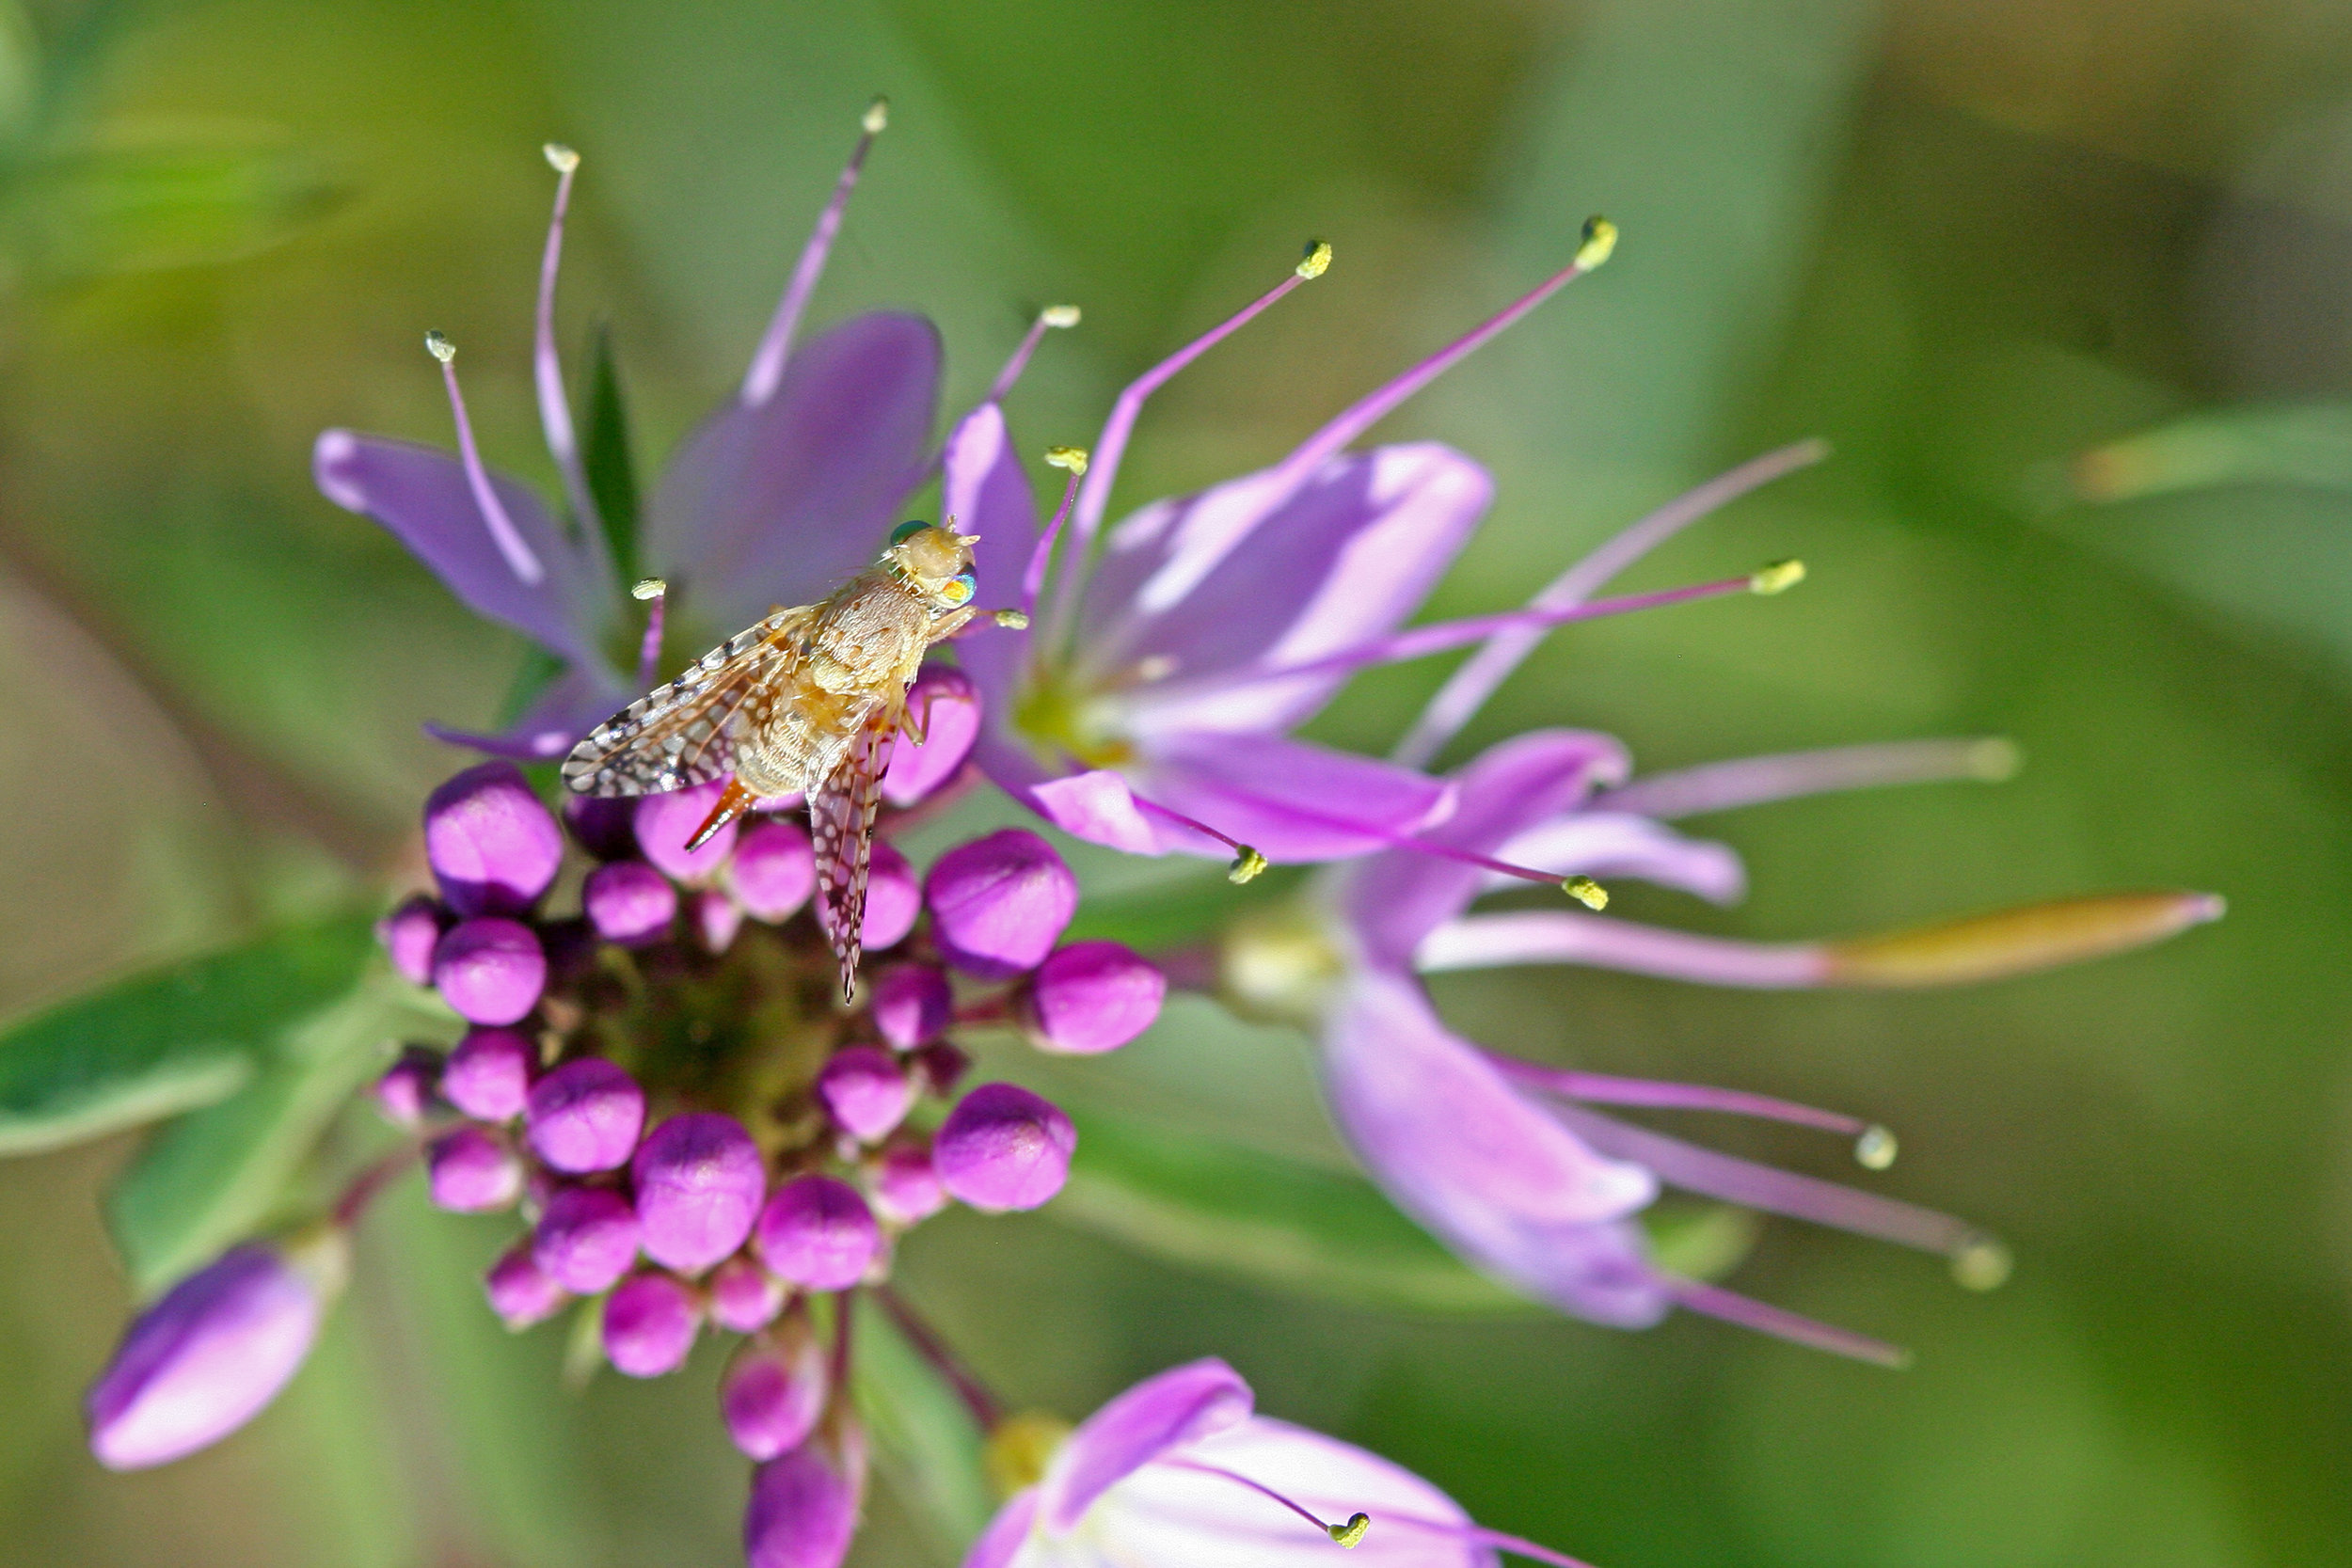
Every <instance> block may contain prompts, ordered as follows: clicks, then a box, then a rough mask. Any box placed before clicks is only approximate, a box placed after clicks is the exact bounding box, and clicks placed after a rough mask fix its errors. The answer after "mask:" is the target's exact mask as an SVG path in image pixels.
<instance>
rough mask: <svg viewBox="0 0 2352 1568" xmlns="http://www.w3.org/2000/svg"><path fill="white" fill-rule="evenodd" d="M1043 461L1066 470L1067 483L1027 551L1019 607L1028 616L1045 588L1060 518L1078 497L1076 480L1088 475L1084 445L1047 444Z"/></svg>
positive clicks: (1067, 514) (1059, 528)
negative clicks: (1042, 528) (1068, 474)
mask: <svg viewBox="0 0 2352 1568" xmlns="http://www.w3.org/2000/svg"><path fill="white" fill-rule="evenodd" d="M1045 461H1046V462H1047V463H1048V464H1050V465H1051V466H1052V467H1057V468H1065V469H1068V470H1069V473H1070V482H1069V483H1067V484H1065V485H1063V486H1062V493H1061V504H1060V505H1059V506H1057V507H1056V508H1054V516H1053V520H1052V521H1050V522H1048V523H1047V524H1046V525H1045V531H1044V532H1043V533H1041V534H1039V535H1038V536H1037V547H1036V548H1035V549H1033V550H1031V551H1030V552H1029V564H1028V565H1027V566H1026V567H1025V568H1024V569H1023V571H1022V573H1021V609H1022V610H1023V611H1024V612H1025V613H1026V614H1028V615H1031V616H1034V615H1036V613H1037V596H1038V594H1041V593H1042V592H1043V591H1044V588H1045V571H1046V567H1047V565H1048V563H1049V562H1051V561H1052V560H1053V555H1054V541H1055V540H1056V539H1057V538H1059V537H1060V536H1061V525H1062V519H1064V518H1065V517H1068V516H1069V515H1070V508H1071V505H1072V503H1073V502H1074V501H1076V500H1077V499H1078V482H1079V481H1080V480H1083V479H1084V478H1086V476H1087V451H1086V448H1084V447H1048V448H1047V449H1046V450H1045Z"/></svg>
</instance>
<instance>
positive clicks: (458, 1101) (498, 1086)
mask: <svg viewBox="0 0 2352 1568" xmlns="http://www.w3.org/2000/svg"><path fill="white" fill-rule="evenodd" d="M538 1063H539V1052H538V1048H537V1047H535V1046H534V1045H532V1042H531V1040H530V1038H529V1037H526V1036H524V1035H520V1034H517V1033H516V1031H514V1030H512V1029H500V1028H494V1027H491V1026H489V1025H481V1026H477V1027H475V1028H472V1029H469V1030H468V1031H467V1032H466V1037H465V1038H464V1039H462V1040H459V1041H458V1042H457V1047H456V1049H455V1050H453V1051H452V1052H451V1053H449V1065H448V1066H447V1067H445V1068H443V1069H441V1095H442V1098H443V1099H445V1100H447V1101H449V1102H450V1103H451V1104H452V1105H454V1106H456V1107H457V1108H458V1109H459V1110H460V1111H463V1112H464V1113H465V1114H466V1115H468V1116H469V1117H473V1118H474V1119H475V1120H476V1121H512V1120H514V1119H515V1118H516V1117H518V1116H521V1115H522V1114H523V1102H524V1101H525V1099H526V1098H527V1097H528V1096H529V1095H530V1093H531V1071H532V1069H533V1068H534V1067H536V1066H538Z"/></svg>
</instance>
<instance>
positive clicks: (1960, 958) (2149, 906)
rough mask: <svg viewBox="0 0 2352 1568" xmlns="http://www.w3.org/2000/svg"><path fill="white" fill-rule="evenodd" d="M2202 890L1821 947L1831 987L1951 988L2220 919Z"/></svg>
mask: <svg viewBox="0 0 2352 1568" xmlns="http://www.w3.org/2000/svg"><path fill="white" fill-rule="evenodd" d="M2221 911H2222V903H2221V900H2220V899H2219V898H2217V897H2216V896H2214V895H2212V894H2209V893H2111V894H2094V895H2091V896H2090V897H2087V898H2064V899H2058V900H2056V901H2054V902H2052V903H2047V904H2028V905H2026V906H2025V907H2024V908H2022V909H2011V910H1995V911H1993V912H1991V913H1989V914H1977V915H1965V916H1963V917H1962V918H1960V919H1958V920H1947V921H1943V922H1941V923H1939V924H1937V925H1933V926H1920V927H1914V928H1913V929H1911V930H1908V931H1889V932H1886V933H1884V934H1883V935H1880V936H1870V937H1848V938H1846V939H1845V940H1843V941H1840V942H1824V943H1823V944H1822V947H1821V957H1822V958H1823V960H1824V963H1823V970H1824V973H1823V976H1822V977H1823V978H1824V979H1826V980H1828V981H1829V982H1830V983H1831V984H1832V985H1844V986H1873V987H1879V986H1883V987H1911V986H1957V985H1969V984H1974V983H1975V982H1977V981H1980V980H1997V979H2000V978H2002V977H2004V976H2006V975H2010V974H2032V973H2033V972H2034V971H2036V970H2042V969H2053V968H2056V967H2057V966H2058V965H2059V964H2070V963H2080V962H2081V961H2082V960H2084V959H2085V958H2104V957H2106V955H2107V954H2110V953H2123V952H2128V951H2130V950H2131V949H2132V948H2135V947H2144V946H2146V945H2147V944H2148V943H2150V942H2162V941H2163V940H2164V939H2165V938H2167V937H2169V936H2176V935H2178V934H2179V933H2181V932H2183V931H2185V930H2187V929H2188V928H2189V927H2192V926H2201V925H2203V924H2204V923H2205V922H2206V921H2209V920H2218V919H2220V918H2221Z"/></svg>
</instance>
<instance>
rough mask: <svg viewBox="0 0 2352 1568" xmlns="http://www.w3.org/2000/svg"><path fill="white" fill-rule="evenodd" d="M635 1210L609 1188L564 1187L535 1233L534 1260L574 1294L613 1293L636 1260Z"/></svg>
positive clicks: (552, 1202)
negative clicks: (622, 1276)
mask: <svg viewBox="0 0 2352 1568" xmlns="http://www.w3.org/2000/svg"><path fill="white" fill-rule="evenodd" d="M638 1235H639V1230H638V1225H637V1211H636V1210H634V1209H631V1208H630V1207H629V1206H628V1199H626V1198H624V1197H622V1196H621V1195H620V1194H618V1193H616V1192H613V1191H612V1190H611V1189H610V1188H606V1187H562V1188H558V1189H557V1190H556V1192H555V1194H554V1196H551V1197H549V1198H548V1204H547V1210H546V1212H543V1213H542V1214H541V1215H540V1216H539V1224H538V1227H537V1228H536V1229H535V1230H533V1231H532V1243H531V1245H532V1257H533V1258H534V1259H537V1260H538V1264H539V1266H540V1267H541V1268H543V1269H545V1270H546V1271H547V1272H548V1277H549V1278H551V1279H553V1280H554V1281H555V1282H556V1283H557V1284H558V1285H561V1286H563V1287H564V1289H565V1290H567V1291H571V1292H572V1293H573V1294H574V1295H580V1296H593V1295H596V1294H598V1293H600V1292H602V1291H607V1290H610V1289H612V1284H613V1282H614V1281H616V1280H618V1279H619V1278H620V1277H621V1275H625V1274H627V1273H628V1269H629V1265H630V1264H631V1263H634V1262H635V1261H637V1239H638Z"/></svg>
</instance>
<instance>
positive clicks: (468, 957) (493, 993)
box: [433, 919, 548, 1023]
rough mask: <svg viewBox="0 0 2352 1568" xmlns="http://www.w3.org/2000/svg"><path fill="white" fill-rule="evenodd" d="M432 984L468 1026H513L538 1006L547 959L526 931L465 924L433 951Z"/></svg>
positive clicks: (502, 923)
mask: <svg viewBox="0 0 2352 1568" xmlns="http://www.w3.org/2000/svg"><path fill="white" fill-rule="evenodd" d="M433 983H434V984H435V985H436V986H438V987H439V988H440V991H441V997H442V1000H444V1001H446V1002H447V1003H448V1004H449V1005H450V1006H453V1007H454V1008H456V1009H457V1016H458V1017H460V1018H462V1019H464V1020H466V1021H467V1022H469V1023H515V1022H520V1021H521V1019H522V1017H523V1015H524V1014H526V1013H528V1012H530V1011H531V1009H532V1008H533V1007H535V1006H538V1005H539V992H540V991H541V990H544V989H546V986H547V983H548V956H547V954H546V953H545V952H543V951H541V949H540V946H539V939H538V938H537V937H536V936H533V935H532V930H531V927H528V926H524V925H520V924H518V923H516V922H515V921H512V920H499V919H484V920H468V921H463V922H460V923H459V924H458V925H456V926H453V927H451V928H450V932H449V934H448V935H447V936H445V937H443V938H442V939H441V942H440V945H439V946H438V947H436V948H435V949H434V950H433Z"/></svg>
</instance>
